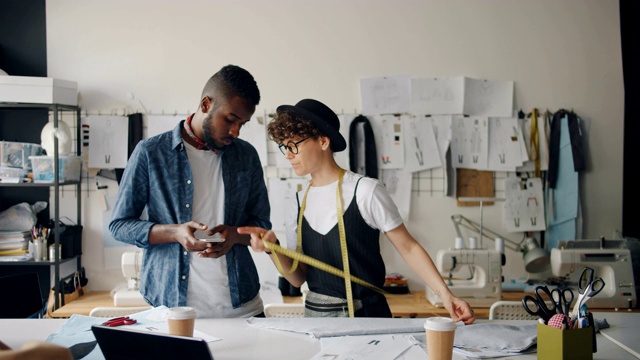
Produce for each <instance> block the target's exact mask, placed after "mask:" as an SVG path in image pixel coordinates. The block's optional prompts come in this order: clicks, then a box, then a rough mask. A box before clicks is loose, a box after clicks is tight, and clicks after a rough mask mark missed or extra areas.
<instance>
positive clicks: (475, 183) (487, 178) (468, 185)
mask: <svg viewBox="0 0 640 360" xmlns="http://www.w3.org/2000/svg"><path fill="white" fill-rule="evenodd" d="M494 194H495V192H494V186H493V171H480V170H473V169H456V197H458V198H459V197H490V198H492V197H494ZM483 205H493V202H483ZM458 206H480V202H479V201H478V202H461V201H458Z"/></svg>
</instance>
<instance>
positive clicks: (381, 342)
mask: <svg viewBox="0 0 640 360" xmlns="http://www.w3.org/2000/svg"><path fill="white" fill-rule="evenodd" d="M409 336H410V335H406V334H398V335H391V334H380V335H361V336H340V337H333V338H323V339H322V340H321V341H322V342H321V345H322V350H320V352H319V353H317V354H316V355H315V356H314V357H312V358H311V360H368V359H397V358H398V356H400V355H401V354H402V353H404V352H405V351H406V350H407V349H409V348H410V347H412V346H414V345H413V344H412V343H411V342H410V341H409V339H408V337H409ZM424 355H425V354H424V353H423V354H422V356H423V357H424Z"/></svg>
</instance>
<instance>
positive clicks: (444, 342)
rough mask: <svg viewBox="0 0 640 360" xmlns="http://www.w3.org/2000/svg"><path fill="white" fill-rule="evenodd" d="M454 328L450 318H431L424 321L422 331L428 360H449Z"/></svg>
mask: <svg viewBox="0 0 640 360" xmlns="http://www.w3.org/2000/svg"><path fill="white" fill-rule="evenodd" d="M456 327H457V326H456V323H455V322H453V320H452V319H450V318H445V317H432V318H428V319H427V320H426V322H425V324H424V329H425V331H426V333H427V352H428V353H429V359H430V360H451V358H452V357H453V340H454V338H455V335H456Z"/></svg>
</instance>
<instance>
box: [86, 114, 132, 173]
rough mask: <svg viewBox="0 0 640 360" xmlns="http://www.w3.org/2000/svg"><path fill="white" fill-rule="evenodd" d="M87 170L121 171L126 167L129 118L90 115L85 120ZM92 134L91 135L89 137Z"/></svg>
mask: <svg viewBox="0 0 640 360" xmlns="http://www.w3.org/2000/svg"><path fill="white" fill-rule="evenodd" d="M87 123H88V124H89V129H90V136H91V141H90V142H89V168H93V169H121V168H124V167H125V166H126V165H127V157H128V155H129V154H128V153H127V151H128V148H129V144H128V139H129V118H128V117H126V116H106V115H90V116H89V117H88V118H87ZM91 134H93V135H91Z"/></svg>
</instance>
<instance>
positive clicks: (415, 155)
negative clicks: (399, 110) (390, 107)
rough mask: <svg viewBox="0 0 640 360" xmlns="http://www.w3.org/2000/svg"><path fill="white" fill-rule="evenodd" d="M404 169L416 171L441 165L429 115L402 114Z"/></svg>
mask: <svg viewBox="0 0 640 360" xmlns="http://www.w3.org/2000/svg"><path fill="white" fill-rule="evenodd" d="M403 120H404V132H405V133H404V138H405V139H406V141H405V142H404V144H405V149H404V153H405V159H404V160H405V161H404V171H406V172H417V171H423V170H428V169H433V168H437V167H441V166H442V162H441V156H440V151H439V149H438V143H437V140H436V135H435V132H434V129H433V121H432V120H431V117H425V116H424V115H423V116H404V117H403Z"/></svg>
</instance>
